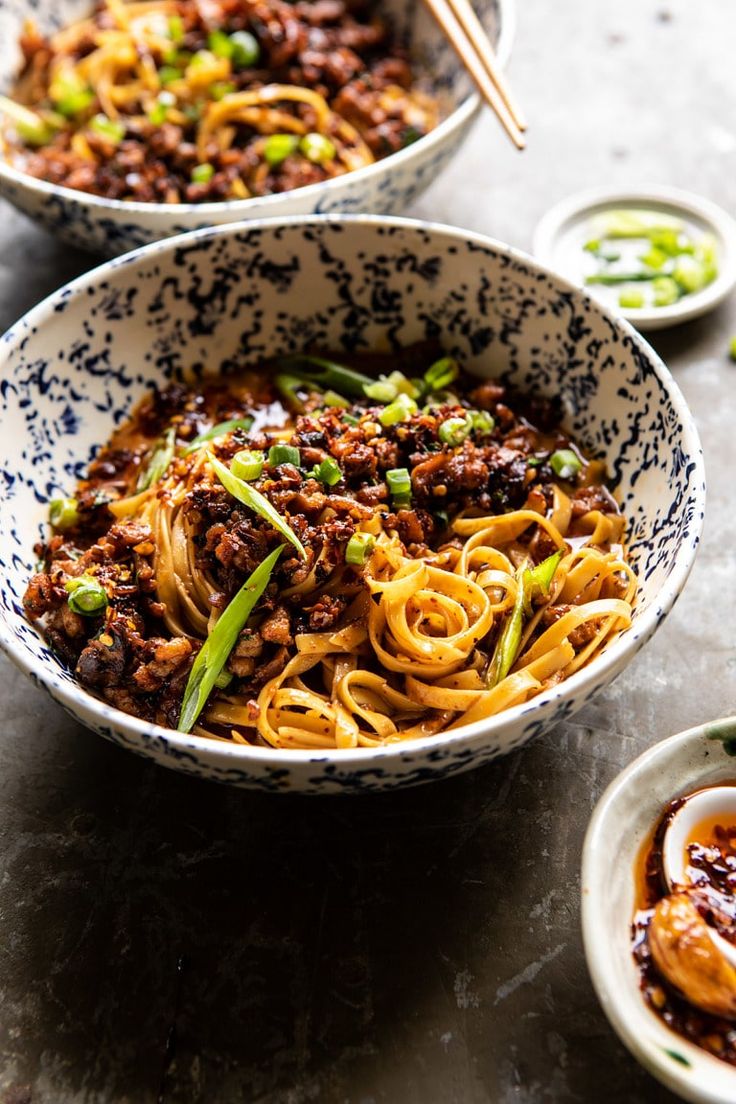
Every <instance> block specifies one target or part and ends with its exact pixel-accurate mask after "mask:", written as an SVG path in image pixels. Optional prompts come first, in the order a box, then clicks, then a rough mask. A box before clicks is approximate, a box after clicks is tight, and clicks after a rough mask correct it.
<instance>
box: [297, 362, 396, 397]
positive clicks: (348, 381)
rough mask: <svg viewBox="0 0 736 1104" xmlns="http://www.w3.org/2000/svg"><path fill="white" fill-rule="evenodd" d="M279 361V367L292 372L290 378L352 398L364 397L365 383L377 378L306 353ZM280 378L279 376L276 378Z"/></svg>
mask: <svg viewBox="0 0 736 1104" xmlns="http://www.w3.org/2000/svg"><path fill="white" fill-rule="evenodd" d="M278 363H279V367H281V368H284V370H285V371H286V372H289V373H290V376H289V378H290V379H296V380H298V381H299V382H301V383H310V384H312V385H313V386H316V387H317V388H318V389H319V390H322V391H326V390H327V389H328V388H334V389H335V391H338V392H339V393H340V394H341V395H350V396H351V398H357V399H362V398H363V395H364V393H365V392H364V390H363V388H364V387H365V385H366V384H371V383H375V380H372V379H371V377H370V376H364V375H363V373H362V372H356V371H354V370H353V369H352V368H346V367H345V366H344V365H342V364H336V363H335V362H334V361H332V360H325V359H324V357H317V356H309V355H307V354H305V353H295V354H294V355H292V356H283V357H279V361H278ZM278 378H279V377H278V376H277V377H276V379H277V380H278Z"/></svg>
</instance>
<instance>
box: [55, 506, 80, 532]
mask: <svg viewBox="0 0 736 1104" xmlns="http://www.w3.org/2000/svg"><path fill="white" fill-rule="evenodd" d="M49 521H50V522H51V524H52V525H53V527H54V529H59V530H60V531H61V532H62V533H63V532H64V530H66V529H72V528H73V527H74V526H75V525H76V524H77V523H78V521H79V510H78V509H77V500H76V498H53V499H52V500H51V502H50V503H49Z"/></svg>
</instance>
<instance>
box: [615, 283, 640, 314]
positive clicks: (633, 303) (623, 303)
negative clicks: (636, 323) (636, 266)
mask: <svg viewBox="0 0 736 1104" xmlns="http://www.w3.org/2000/svg"><path fill="white" fill-rule="evenodd" d="M618 305H619V306H620V307H628V308H633V309H636V308H638V307H643V306H644V296H643V295H642V293H641V292H640V291H637V290H636V289H635V288H629V289H628V290H626V289H624V290H623V291H620V292H619V294H618Z"/></svg>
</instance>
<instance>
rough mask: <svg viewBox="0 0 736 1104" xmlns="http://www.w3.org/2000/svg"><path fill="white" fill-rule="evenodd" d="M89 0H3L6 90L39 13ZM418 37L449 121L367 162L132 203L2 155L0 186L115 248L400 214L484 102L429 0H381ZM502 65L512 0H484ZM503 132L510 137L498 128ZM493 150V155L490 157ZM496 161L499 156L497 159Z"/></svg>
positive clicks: (108, 249)
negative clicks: (62, 183) (182, 199)
mask: <svg viewBox="0 0 736 1104" xmlns="http://www.w3.org/2000/svg"><path fill="white" fill-rule="evenodd" d="M90 7H91V4H90V0H0V92H8V91H9V90H10V89H11V88H12V84H13V81H14V78H15V74H16V72H17V69H18V65H19V50H18V47H17V41H18V35H19V33H20V30H21V27H22V25H23V23H24V21H25V19H26V18H28V17H32V18H33V19H34V20H36V22H37V23H38V25H39V27H40V28H41V30H43V31H51V30H54V29H58V28H59V27H61V26H65V25H67V24H68V23H70V22H72V21H74V20H76V19H80V18H83V17H84V16H86V15H87V14H88V12H89V10H90ZM379 9H380V10H382V11H383V12H384V13H385V14H386V15H387V16H388V18H389V19H390V20H391V21H392V22H393V24H394V25H395V27H396V28H397V33H398V35H399V37H400V38H406V39H408V41H409V42H410V43H411V52H412V56H413V58H414V62H415V66H416V71H417V75H418V78H419V80H420V82H421V84H422V87H425V88H426V89H427V90H429V91H432V92H434V93H435V94H436V95H437V96H438V98H439V101H440V104H441V107H442V111H443V114H444V116H445V117H444V118H443V121H442V122H441V123H440V125H439V126H438V127H436V128H435V129H434V130H433V131H431V133H430V134H428V135H426V136H425V137H424V138H421V139H419V141H417V142H414V143H413V144H412V145H410V146H408V147H407V148H406V149H404V150H401V151H400V152H399V153H395V154H393V155H392V156H391V157H387V158H385V159H384V160H382V161H377V162H375V164H373V165H369V166H368V167H367V168H365V169H359V170H358V171H357V172H352V173H346V174H345V175H343V176H340V177H336V178H334V179H333V180H329V181H326V182H325V183H321V184H312V185H309V186H307V187H306V188H297V189H296V190H294V191H291V192H283V193H280V194H278V195H271V196H263V197H254V198H252V199H242V200H229V201H227V202H224V203H200V204H192V203H175V204H164V203H127V202H123V201H120V200H109V199H103V198H102V197H100V196H94V195H87V194H85V193H83V192H78V191H73V190H71V189H69V188H61V187H58V186H57V185H51V184H47V183H46V182H45V181H43V180H36V179H35V178H33V177H31V176H28V175H27V174H25V173H23V172H19V171H17V170H16V169H15V168H13V167H12V166H11V165H9V164H8V163H7V161H5V160H4V159H3V158H2V157H0V195H3V196H5V198H6V199H8V200H10V202H11V203H13V204H14V205H15V206H16V207H17V208H18V209H19V210H21V211H24V212H25V214H27V215H29V216H30V217H31V218H33V219H35V220H36V221H38V222H40V223H41V224H42V225H43V226H45V227H46V228H47V229H48V230H50V231H51V232H52V233H54V234H56V235H57V236H58V237H60V238H62V239H63V240H64V241H67V242H69V243H70V244H72V245H74V246H77V247H79V248H81V249H88V250H90V251H93V252H96V253H102V254H104V255H105V256H115V255H117V254H120V253H125V252H126V251H127V250H130V249H136V248H138V247H139V246H142V245H146V244H148V243H149V242H152V241H157V240H159V239H161V238H165V237H169V236H171V235H173V234H181V233H184V232H187V231H190V230H197V229H200V228H203V227H207V226H219V225H222V224H225V223H233V222H239V221H241V220H243V219H258V218H267V217H276V218H284V217H288V216H291V215H310V214H330V213H337V212H345V213H352V212H370V213H374V214H392V213H394V212H396V213H400V212H401V211H403V210H405V209H406V207H408V206H409V204H410V203H411V202H412V201H413V200H414V199H416V197H417V196H419V195H420V194H421V193H422V192H423V191H424V190H425V188H427V187H428V186H429V185H430V184H431V183H432V182H433V181H434V180H435V179H436V178H437V176H438V174H439V173H440V172H441V171H442V170H443V169H444V168H445V167H446V165H447V164H448V162H449V161H450V159H451V157H452V156H453V155H454V154H455V153H456V152H457V149H458V148H459V146H460V144H461V142H462V141H463V140H464V139H465V137H466V136H467V134H468V133H469V130H470V127H471V125H472V123H473V121H474V119H475V118H476V117H477V115H478V113H479V111H480V110H481V104H480V100H479V97H478V95H477V93H475V91H473V90H472V86H471V84H470V82H469V79H468V77H467V74H466V73H465V70H464V68H463V66H462V65H461V63H460V61H459V60H458V57H457V55H456V54H455V52H454V50H453V49H452V47H451V46H450V44H449V43H448V42H447V40H446V38H445V36H444V34H443V33H442V31H441V30H440V29H439V27H438V25H437V24H436V22H435V21H434V20H433V18H432V17H431V15H430V14H429V12H428V10H427V9H426V7H425V5H424V4H423V3H421V0H379ZM476 10H477V13H478V15H479V18H480V19H481V21H482V23H483V24H484V26H485V28H486V30H487V32H488V35H489V38H490V40H491V42H492V43H494V45H495V47H496V53H497V57H498V60H499V63H500V64H501V65H504V64H505V63H506V62H507V60H508V57H509V53H510V51H511V41H512V38H513V34H514V25H515V17H514V0H476ZM499 141H503V138H502V137H501V136H500V131H499ZM490 157H491V154H489V159H490ZM489 168H491V169H492V161H491V160H489Z"/></svg>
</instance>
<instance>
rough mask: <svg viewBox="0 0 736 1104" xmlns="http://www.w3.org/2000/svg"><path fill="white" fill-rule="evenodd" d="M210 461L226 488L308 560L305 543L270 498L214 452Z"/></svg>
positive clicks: (210, 455)
mask: <svg viewBox="0 0 736 1104" xmlns="http://www.w3.org/2000/svg"><path fill="white" fill-rule="evenodd" d="M209 461H210V464H211V465H212V470H213V471H214V473H215V475H216V476H217V478H218V479H219V480H220V482H221V483H222V485H223V487H224V488H225V490H226V491H228V492H229V493H230V494H231V495H232V496H233V498H237V500H238V502H242V503H243V505H244V506H248V507H249V509H251V510H252V511H253V513H254V514H258V516H259V517H262V518H263V520H264V521H267V522H268V523H269V525H271V526H273V528H274V529H275V530H276V531H277V532H278V533H281V535H282V537H286V539H287V540H288V541H289V542H290V543H291V544H293V545H294V547H295V548H296V550H297V552H298V553H299V555H300V556H301V558H302V559H303V560H306V558H307V553H306V550H305V548H304V545H303V544H302V542H301V541H300V540H299V538H298V536H297V535H296V533H295V532H294V530H293V529H292V528H291V526H290V525H288V523H287V522H285V521H284V519H283V518H282V516H281V514H280V513H279V512H278V510H276V509H275V508H274V507H273V506H272V505H271V503H270V502H269V501H268V499H267V498H266V497H265V496H264V495H262V494H261V493H260V491H257V490H256V489H255V487H251V485H250V483H246V482H245V480H243V479H238V477H237V476H236V475H233V473H232V472H231V471H230V469H229V468H226V467H225V465H224V464H221V463H220V461H219V460H218V459H217V457H216V456H213V455H212V453H209Z"/></svg>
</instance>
